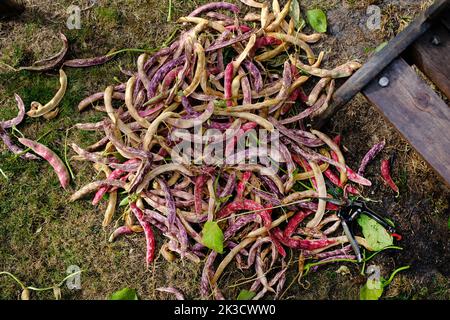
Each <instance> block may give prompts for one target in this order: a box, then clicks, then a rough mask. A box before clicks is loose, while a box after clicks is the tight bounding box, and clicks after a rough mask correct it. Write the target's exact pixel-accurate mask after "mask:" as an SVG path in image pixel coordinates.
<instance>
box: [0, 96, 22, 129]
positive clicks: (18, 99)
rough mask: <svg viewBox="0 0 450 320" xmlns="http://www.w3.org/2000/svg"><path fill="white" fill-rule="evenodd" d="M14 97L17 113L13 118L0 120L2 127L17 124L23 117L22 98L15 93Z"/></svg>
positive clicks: (6, 127) (10, 126) (5, 127)
mask: <svg viewBox="0 0 450 320" xmlns="http://www.w3.org/2000/svg"><path fill="white" fill-rule="evenodd" d="M14 97H15V98H16V102H17V107H18V108H19V113H18V114H17V116H16V117H15V118H14V119H11V120H7V121H3V122H2V121H0V125H1V126H2V127H3V129H9V128H12V127H14V126H18V125H19V124H20V123H21V122H22V121H23V118H24V117H25V105H24V103H23V100H22V98H20V96H19V95H18V94H15V95H14Z"/></svg>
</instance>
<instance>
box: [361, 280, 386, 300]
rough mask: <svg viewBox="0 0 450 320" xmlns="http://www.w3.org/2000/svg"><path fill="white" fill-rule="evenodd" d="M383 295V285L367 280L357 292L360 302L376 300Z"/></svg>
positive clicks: (377, 281) (376, 281)
mask: <svg viewBox="0 0 450 320" xmlns="http://www.w3.org/2000/svg"><path fill="white" fill-rule="evenodd" d="M382 294H383V284H382V283H381V281H379V280H375V279H368V280H367V282H366V284H365V285H364V286H362V287H361V289H360V291H359V299H360V300H378V299H379V298H380V297H381V295H382Z"/></svg>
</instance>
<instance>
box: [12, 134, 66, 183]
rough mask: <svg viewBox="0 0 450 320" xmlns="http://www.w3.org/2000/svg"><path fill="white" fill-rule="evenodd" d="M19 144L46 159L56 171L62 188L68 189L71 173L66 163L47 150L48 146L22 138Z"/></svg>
mask: <svg viewBox="0 0 450 320" xmlns="http://www.w3.org/2000/svg"><path fill="white" fill-rule="evenodd" d="M19 142H20V143H21V144H23V145H24V146H26V147H28V148H30V149H31V150H33V151H34V152H36V153H37V154H38V155H39V156H41V157H42V158H44V159H45V160H46V161H47V162H48V163H50V165H51V166H52V167H53V170H55V172H56V174H57V175H58V179H59V182H60V183H61V186H62V187H63V188H64V189H66V188H67V187H68V185H69V182H70V176H69V172H68V171H67V168H66V166H65V165H64V162H62V160H61V159H60V158H59V157H58V156H57V155H56V153H54V152H53V151H52V150H50V149H49V148H47V147H46V146H44V145H42V144H40V143H39V142H36V141H32V140H29V139H25V138H20V139H19Z"/></svg>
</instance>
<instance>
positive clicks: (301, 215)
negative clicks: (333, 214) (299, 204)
mask: <svg viewBox="0 0 450 320" xmlns="http://www.w3.org/2000/svg"><path fill="white" fill-rule="evenodd" d="M311 213H312V211H310V210H303V211H299V212H297V213H296V214H295V216H293V217H292V218H291V219H289V221H288V224H287V226H286V228H285V229H284V232H283V236H284V237H286V238H289V237H290V236H292V234H293V233H294V232H295V230H296V229H297V227H298V226H299V224H300V223H301V222H302V221H303V220H305V218H306V217H308V216H309V215H310V214H311Z"/></svg>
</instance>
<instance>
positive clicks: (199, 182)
mask: <svg viewBox="0 0 450 320" xmlns="http://www.w3.org/2000/svg"><path fill="white" fill-rule="evenodd" d="M207 181H208V177H207V176H206V175H204V174H202V175H200V176H198V177H197V178H196V179H195V187H194V203H195V205H194V206H195V213H197V214H201V213H202V193H203V187H204V186H205V184H206V182H207Z"/></svg>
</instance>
